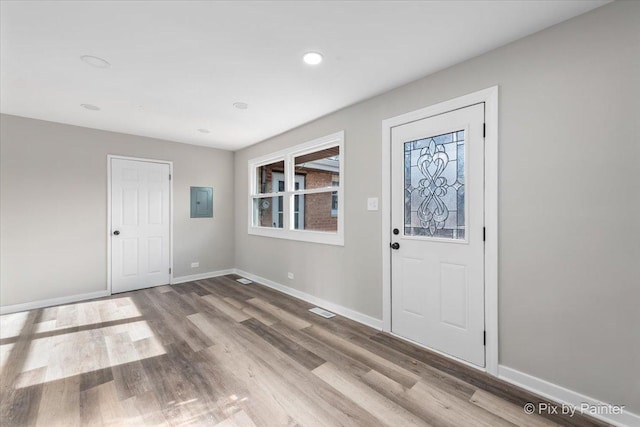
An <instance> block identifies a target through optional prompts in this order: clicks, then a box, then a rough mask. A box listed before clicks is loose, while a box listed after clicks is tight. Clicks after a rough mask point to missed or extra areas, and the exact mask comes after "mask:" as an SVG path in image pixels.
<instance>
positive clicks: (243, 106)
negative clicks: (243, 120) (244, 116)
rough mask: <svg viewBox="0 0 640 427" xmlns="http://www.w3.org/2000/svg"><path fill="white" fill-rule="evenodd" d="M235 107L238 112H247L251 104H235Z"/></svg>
mask: <svg viewBox="0 0 640 427" xmlns="http://www.w3.org/2000/svg"><path fill="white" fill-rule="evenodd" d="M233 106H234V107H236V108H237V109H238V110H246V109H247V108H249V104H247V103H246V102H234V103H233Z"/></svg>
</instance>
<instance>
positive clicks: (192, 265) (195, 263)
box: [191, 262, 200, 268]
mask: <svg viewBox="0 0 640 427" xmlns="http://www.w3.org/2000/svg"><path fill="white" fill-rule="evenodd" d="M197 267H200V263H199V262H192V263H191V268H197Z"/></svg>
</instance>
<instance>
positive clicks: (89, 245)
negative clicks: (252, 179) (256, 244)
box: [0, 115, 234, 306]
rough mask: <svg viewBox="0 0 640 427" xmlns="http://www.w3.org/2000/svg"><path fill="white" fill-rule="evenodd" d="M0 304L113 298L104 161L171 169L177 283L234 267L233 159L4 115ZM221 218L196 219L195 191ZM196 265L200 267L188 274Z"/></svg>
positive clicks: (0, 154) (0, 163)
mask: <svg viewBox="0 0 640 427" xmlns="http://www.w3.org/2000/svg"><path fill="white" fill-rule="evenodd" d="M0 130H1V134H0V157H1V160H0V169H1V176H0V208H1V213H0V234H1V236H2V239H1V247H0V270H1V275H0V301H1V303H2V305H3V306H4V305H12V304H19V303H25V302H32V301H37V300H42V299H49V298H56V297H64V296H71V295H77V294H83V293H88V292H95V291H100V290H105V289H107V232H106V226H107V154H120V155H126V156H134V157H144V158H153V159H161V160H171V161H173V175H174V181H173V191H174V245H173V255H174V277H178V276H184V275H191V274H197V273H204V272H209V271H216V270H221V269H227V268H233V266H234V262H233V245H234V237H233V233H234V231H233V223H234V216H233V204H232V203H231V201H232V200H233V197H234V195H233V156H234V155H233V153H232V152H229V151H223V150H216V149H211V148H205V147H197V146H193V145H186V144H179V143H175V142H169V141H162V140H157V139H151V138H144V137H138V136H133V135H125V134H119V133H113V132H105V131H100V130H94V129H87V128H81V127H76V126H69V125H63V124H56V123H51V122H45V121H41V120H33V119H27V118H22V117H16V116H8V115H2V116H0ZM192 185H193V186H207V187H213V188H214V196H213V197H214V218H197V219H191V218H189V214H190V211H189V197H190V195H189V187H190V186H192ZM192 261H199V262H200V267H199V268H193V269H192V268H191V267H190V265H191V262H192Z"/></svg>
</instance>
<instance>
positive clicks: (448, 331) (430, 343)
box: [391, 104, 485, 366]
mask: <svg viewBox="0 0 640 427" xmlns="http://www.w3.org/2000/svg"><path fill="white" fill-rule="evenodd" d="M483 122H484V104H477V105H473V106H469V107H466V108H462V109H459V110H455V111H452V112H449V113H445V114H441V115H438V116H434V117H431V118H427V119H422V120H418V121H415V122H411V123H407V124H405V125H401V126H397V127H395V128H393V129H392V133H391V153H392V166H391V169H392V173H391V175H392V176H391V180H392V181H391V202H392V208H391V222H392V227H393V228H394V229H397V230H398V234H391V240H392V242H393V243H397V244H398V245H399V247H398V248H397V249H395V250H392V256H391V264H392V265H391V270H392V277H391V279H392V285H391V289H392V291H391V310H392V311H391V313H392V314H391V330H392V331H393V332H394V333H396V334H398V335H400V336H403V337H405V338H408V339H410V340H412V341H415V342H418V343H420V344H422V345H424V346H426V347H430V348H433V349H435V350H438V351H441V352H443V353H446V354H450V355H452V356H454V357H457V358H460V359H463V360H465V361H468V362H470V363H473V364H475V365H477V366H484V364H485V359H484V241H483V231H484V230H483V228H484V137H483V134H482V132H483Z"/></svg>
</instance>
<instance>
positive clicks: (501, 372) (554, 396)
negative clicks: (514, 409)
mask: <svg viewBox="0 0 640 427" xmlns="http://www.w3.org/2000/svg"><path fill="white" fill-rule="evenodd" d="M498 377H499V378H500V379H501V380H504V381H506V382H508V383H511V384H513V385H516V386H518V387H521V388H523V389H525V390H529V391H530V392H533V393H535V394H537V395H540V396H542V397H545V398H547V399H549V400H551V401H554V402H557V403H564V404H567V405H570V406H573V407H577V408H578V409H577V410H576V413H579V412H580V409H579V408H580V405H581V404H583V403H585V404H589V405H596V406H600V405H609V404H608V403H607V402H602V401H600V400H598V399H594V398H592V397H589V396H585V395H584V394H580V393H578V392H575V391H573V390H569V389H567V388H564V387H562V386H559V385H557V384H553V383H550V382H549V381H545V380H543V379H541V378H538V377H534V376H532V375H529V374H525V373H524V372H520V371H517V370H515V369H513V368H509V367H507V366H503V365H500V366H499V367H498ZM615 404H617V405H624V404H625V402H616V403H615ZM585 414H586V415H590V416H592V417H593V418H597V419H599V420H602V421H605V422H607V423H610V424H613V425H617V426H640V415H637V414H634V413H632V412H629V411H627V410H625V409H623V410H622V413H621V414H594V413H588V412H587V413H585Z"/></svg>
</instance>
